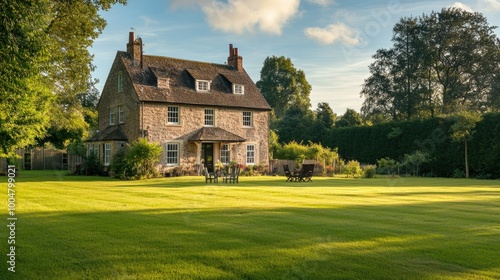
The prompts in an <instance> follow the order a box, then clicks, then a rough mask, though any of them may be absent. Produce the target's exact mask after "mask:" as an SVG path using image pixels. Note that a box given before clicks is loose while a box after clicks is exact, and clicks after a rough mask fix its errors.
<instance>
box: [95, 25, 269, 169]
mask: <svg viewBox="0 0 500 280" xmlns="http://www.w3.org/2000/svg"><path fill="white" fill-rule="evenodd" d="M142 46H143V43H142V39H141V38H136V37H135V34H134V32H130V33H129V42H128V44H127V51H126V52H124V51H118V52H117V54H116V57H115V60H114V62H113V65H112V67H111V70H110V72H109V75H108V77H107V80H106V83H105V86H104V88H103V91H102V94H101V97H100V100H99V104H98V113H99V132H98V133H97V134H96V135H94V136H93V137H92V138H90V139H88V140H87V141H86V144H87V152H94V153H95V154H96V155H98V157H99V159H100V161H101V164H102V165H103V166H104V167H105V168H106V167H108V166H109V164H110V163H111V160H112V158H113V155H114V154H115V153H116V152H117V151H118V150H119V149H121V148H122V147H124V146H125V144H126V143H131V142H132V141H134V140H136V139H138V138H140V137H146V138H147V139H148V140H149V141H150V142H156V143H159V144H160V145H161V146H162V148H163V155H162V159H161V163H160V165H161V166H160V167H161V168H162V170H163V171H167V172H168V170H171V169H174V168H182V170H185V171H186V170H188V171H192V172H197V171H198V170H199V169H200V167H201V166H204V167H207V168H208V169H209V171H211V170H213V169H214V166H215V164H217V163H218V161H220V162H222V163H223V164H228V163H230V162H231V161H235V162H238V163H240V164H244V165H258V164H265V165H267V164H268V160H269V155H268V151H269V149H268V142H269V141H268V138H269V112H270V111H271V107H270V106H269V104H268V103H267V102H266V100H265V99H264V97H263V96H262V94H261V93H260V91H259V90H258V89H257V87H256V85H255V84H254V82H253V81H252V79H251V78H250V76H249V75H248V74H247V73H246V71H245V70H244V68H243V58H242V57H241V56H239V55H238V49H237V48H233V46H232V45H229V57H228V59H227V64H226V63H224V64H216V63H207V62H199V61H191V60H185V59H178V58H171V57H161V56H153V55H144V54H143V51H142Z"/></svg>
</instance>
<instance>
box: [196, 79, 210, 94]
mask: <svg viewBox="0 0 500 280" xmlns="http://www.w3.org/2000/svg"><path fill="white" fill-rule="evenodd" d="M196 91H197V92H209V91H210V81H208V80H196Z"/></svg>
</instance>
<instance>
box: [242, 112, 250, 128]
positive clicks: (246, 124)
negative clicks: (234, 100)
mask: <svg viewBox="0 0 500 280" xmlns="http://www.w3.org/2000/svg"><path fill="white" fill-rule="evenodd" d="M245 114H246V115H245ZM242 115H243V127H253V113H252V112H250V111H243V113H242Z"/></svg>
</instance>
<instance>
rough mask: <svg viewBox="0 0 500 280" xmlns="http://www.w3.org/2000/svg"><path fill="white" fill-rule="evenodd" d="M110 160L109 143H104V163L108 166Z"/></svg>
mask: <svg viewBox="0 0 500 280" xmlns="http://www.w3.org/2000/svg"><path fill="white" fill-rule="evenodd" d="M110 162H111V144H110V143H106V144H104V165H106V166H108V165H109V163H110Z"/></svg>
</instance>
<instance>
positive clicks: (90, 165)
mask: <svg viewBox="0 0 500 280" xmlns="http://www.w3.org/2000/svg"><path fill="white" fill-rule="evenodd" d="M101 172H102V168H101V163H100V162H99V158H98V157H97V155H96V154H95V153H93V152H91V153H90V154H89V155H88V156H87V157H85V158H84V159H83V162H82V165H81V173H82V174H83V175H99V174H101Z"/></svg>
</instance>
